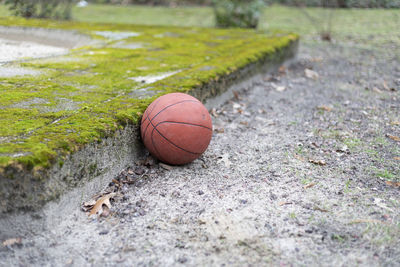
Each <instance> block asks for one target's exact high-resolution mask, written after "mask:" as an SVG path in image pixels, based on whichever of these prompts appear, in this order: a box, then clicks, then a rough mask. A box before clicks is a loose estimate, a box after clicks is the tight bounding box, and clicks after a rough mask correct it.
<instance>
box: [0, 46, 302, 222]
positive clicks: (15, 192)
mask: <svg viewBox="0 0 400 267" xmlns="http://www.w3.org/2000/svg"><path fill="white" fill-rule="evenodd" d="M298 43H299V41H298V40H294V41H292V42H291V43H290V44H289V45H288V46H287V47H285V48H282V49H281V50H279V51H277V52H276V53H273V54H272V55H267V56H265V57H264V58H262V59H261V60H259V61H257V62H254V63H251V64H249V65H247V66H245V67H244V68H242V69H239V70H237V71H235V72H233V73H231V74H229V75H226V76H225V77H222V78H220V79H219V80H218V81H213V82H210V83H209V84H205V85H203V86H200V87H198V88H195V89H193V90H192V91H191V92H190V93H191V94H192V95H193V96H195V97H197V98H198V99H200V100H201V101H203V102H205V104H206V107H207V108H211V107H215V106H218V105H221V104H222V103H223V102H225V101H226V100H228V99H229V98H230V97H231V95H232V91H233V90H235V91H240V90H243V89H245V88H248V87H249V86H251V85H252V84H253V83H256V82H259V81H260V79H261V73H264V74H265V73H268V72H271V71H273V70H275V69H276V68H277V67H278V66H280V65H282V64H283V63H284V62H285V61H286V60H288V59H290V58H293V57H294V56H295V54H296V52H297V49H298ZM144 153H145V149H144V147H143V145H142V143H141V141H140V134H139V129H138V126H136V125H128V126H126V127H125V128H124V129H123V130H120V131H117V132H116V133H115V134H114V135H113V136H112V137H108V138H106V139H104V140H102V141H101V142H99V143H94V144H91V145H88V146H86V147H85V148H83V149H82V150H80V151H78V152H76V153H74V154H72V155H70V156H68V158H66V159H64V160H63V164H62V165H61V164H55V165H54V166H53V167H52V168H50V169H49V170H47V171H45V172H43V173H42V175H45V176H46V177H50V178H49V179H45V181H44V180H43V179H38V178H37V177H35V176H34V175H33V174H32V173H28V174H27V173H26V172H24V171H23V170H19V171H18V172H17V173H15V175H16V176H18V178H15V179H13V180H10V179H0V215H2V214H5V213H9V215H10V213H13V214H14V215H13V216H17V214H22V213H24V212H27V211H39V210H40V209H41V208H42V207H43V206H44V205H45V204H46V203H48V202H50V201H52V200H56V202H57V203H58V204H57V206H59V207H62V209H63V210H64V212H68V211H66V210H65V209H66V208H67V207H68V209H76V208H77V207H79V205H80V203H81V202H82V201H84V200H86V199H87V197H88V196H91V195H93V194H94V193H96V192H99V191H101V189H103V188H104V187H105V186H106V185H107V184H108V183H109V182H110V180H111V179H112V177H114V176H115V175H117V174H118V172H120V171H121V170H122V169H124V168H126V167H127V166H129V164H131V163H132V162H135V161H136V160H138V159H139V157H140V156H141V155H144ZM13 171H14V172H15V170H13ZM71 202H72V203H71ZM63 203H64V204H63ZM49 204H51V203H49ZM0 217H5V216H0ZM4 227H5V228H4ZM6 228H7V223H6V221H5V218H2V219H0V229H6Z"/></svg>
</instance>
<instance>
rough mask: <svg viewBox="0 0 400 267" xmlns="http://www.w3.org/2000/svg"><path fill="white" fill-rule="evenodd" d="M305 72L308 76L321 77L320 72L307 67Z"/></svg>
mask: <svg viewBox="0 0 400 267" xmlns="http://www.w3.org/2000/svg"><path fill="white" fill-rule="evenodd" d="M304 74H305V75H306V77H307V78H309V79H313V80H317V79H318V78H319V74H318V73H317V72H315V71H313V70H310V69H305V70H304Z"/></svg>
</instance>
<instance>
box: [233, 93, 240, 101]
mask: <svg viewBox="0 0 400 267" xmlns="http://www.w3.org/2000/svg"><path fill="white" fill-rule="evenodd" d="M233 96H234V97H235V99H236V100H239V93H238V92H237V91H233Z"/></svg>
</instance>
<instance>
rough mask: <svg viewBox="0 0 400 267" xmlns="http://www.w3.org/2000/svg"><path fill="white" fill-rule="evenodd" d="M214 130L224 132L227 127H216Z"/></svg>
mask: <svg viewBox="0 0 400 267" xmlns="http://www.w3.org/2000/svg"><path fill="white" fill-rule="evenodd" d="M214 132H216V133H224V132H225V129H224V128H223V127H215V128H214Z"/></svg>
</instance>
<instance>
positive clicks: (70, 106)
mask: <svg viewBox="0 0 400 267" xmlns="http://www.w3.org/2000/svg"><path fill="white" fill-rule="evenodd" d="M55 100H56V101H57V104H56V105H55V106H48V104H50V103H51V102H49V101H48V100H46V99H44V98H39V97H35V98H33V99H30V100H28V101H22V102H19V103H16V104H14V105H11V106H10V107H11V108H23V109H32V108H35V109H38V110H39V111H40V112H44V113H47V112H58V111H72V110H78V109H79V108H80V105H81V104H82V102H75V101H73V100H71V99H69V98H64V97H57V98H56V99H55Z"/></svg>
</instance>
